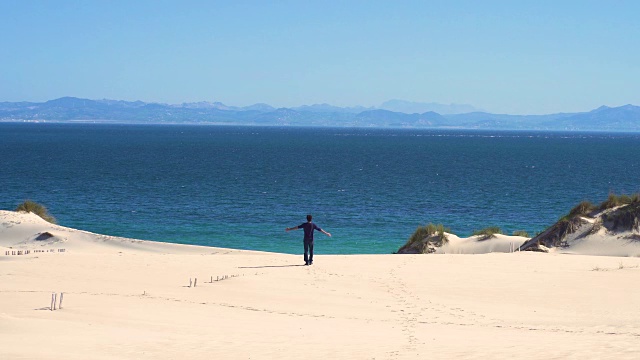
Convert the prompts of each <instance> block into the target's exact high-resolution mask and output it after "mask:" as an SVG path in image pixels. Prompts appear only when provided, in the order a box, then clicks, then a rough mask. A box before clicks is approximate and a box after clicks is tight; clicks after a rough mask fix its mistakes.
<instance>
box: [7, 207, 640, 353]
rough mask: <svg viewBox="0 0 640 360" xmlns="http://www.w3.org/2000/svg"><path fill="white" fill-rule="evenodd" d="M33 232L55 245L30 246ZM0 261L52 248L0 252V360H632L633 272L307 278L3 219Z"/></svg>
mask: <svg viewBox="0 0 640 360" xmlns="http://www.w3.org/2000/svg"><path fill="white" fill-rule="evenodd" d="M43 232H49V233H50V234H51V235H53V237H51V238H50V239H48V240H34V239H35V238H36V237H37V236H39V234H41V233H43ZM334 235H338V234H334ZM454 243H455V242H452V244H454ZM457 246H460V244H458V245H457ZM0 247H3V248H5V249H8V248H11V249H14V250H15V249H21V250H27V249H30V250H51V249H66V251H65V252H44V253H41V252H38V253H33V252H32V253H31V254H28V255H21V256H17V255H14V256H12V255H9V256H6V255H4V251H3V252H2V253H0V339H2V340H1V341H0V359H60V358H63V359H147V358H148V359H176V358H180V359H220V358H222V359H299V358H305V359H374V358H375V359H421V358H435V359H451V358H462V359H464V358H474V359H480V358H482V359H484V358H492V359H495V358H518V359H522V358H524V359H527V358H528V359H551V358H561V359H565V358H574V359H583V358H592V359H593V358H598V359H603V358H615V359H635V358H637V357H638V354H639V353H640V313H639V312H638V311H637V310H638V305H639V304H640V288H639V287H638V286H637V280H638V277H639V276H640V258H635V257H627V258H617V257H607V256H584V255H573V256H571V255H563V254H544V253H534V252H520V253H513V254H511V253H493V254H484V255H457V254H451V253H447V254H441V255H431V256H425V255H324V256H323V255H320V256H317V258H316V261H315V262H316V263H315V264H314V265H313V266H310V267H306V266H300V264H301V262H302V261H301V260H302V257H301V256H298V255H286V254H274V253H264V252H256V251H253V252H249V251H238V250H229V249H219V248H208V247H198V246H183V245H173V244H163V243H154V242H148V241H139V240H132V239H122V238H115V237H109V236H103V235H98V234H91V233H88V232H83V231H78V230H73V229H69V228H64V227H61V226H55V225H51V224H48V223H46V222H44V221H42V220H41V219H39V218H37V217H35V216H34V215H29V214H17V213H13V212H7V211H0ZM452 250H453V249H452ZM452 252H454V251H452ZM212 277H213V280H214V281H213V282H210V281H211V279H212ZM216 277H217V278H218V279H224V280H220V281H215V280H216ZM195 278H197V279H198V283H197V286H195V287H193V286H192V287H189V280H190V279H191V280H193V279H195ZM53 292H55V293H56V294H58V296H59V294H60V293H61V292H64V301H63V304H62V309H60V310H55V311H51V310H49V305H50V302H51V294H52V293H53Z"/></svg>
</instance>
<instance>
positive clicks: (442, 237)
mask: <svg viewBox="0 0 640 360" xmlns="http://www.w3.org/2000/svg"><path fill="white" fill-rule="evenodd" d="M450 231H451V230H450V229H448V228H445V227H444V225H442V224H437V225H434V224H432V223H429V224H427V225H425V226H418V228H417V229H416V231H414V232H413V234H411V236H410V237H409V240H407V243H406V244H405V246H407V245H409V246H411V245H412V244H414V243H416V242H418V241H422V240H424V239H426V238H428V237H430V236H433V235H436V234H437V235H438V238H439V239H438V240H439V242H440V244H439V245H442V244H444V243H446V242H448V241H449V239H448V238H447V235H446V234H445V232H450Z"/></svg>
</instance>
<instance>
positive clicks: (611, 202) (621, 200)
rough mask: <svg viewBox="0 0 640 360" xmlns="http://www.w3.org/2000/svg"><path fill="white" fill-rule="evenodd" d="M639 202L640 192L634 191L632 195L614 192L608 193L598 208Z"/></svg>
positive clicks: (603, 208) (604, 208) (602, 208)
mask: <svg viewBox="0 0 640 360" xmlns="http://www.w3.org/2000/svg"><path fill="white" fill-rule="evenodd" d="M636 203H640V193H635V194H632V195H625V194H622V195H616V194H614V193H610V194H609V197H608V198H607V200H605V201H603V202H602V203H601V204H600V207H599V210H606V209H611V208H614V207H617V206H622V205H630V204H636Z"/></svg>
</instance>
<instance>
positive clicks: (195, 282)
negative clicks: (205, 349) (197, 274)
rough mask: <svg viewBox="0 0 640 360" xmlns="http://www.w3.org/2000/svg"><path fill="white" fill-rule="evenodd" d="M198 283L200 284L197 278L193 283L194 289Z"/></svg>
mask: <svg viewBox="0 0 640 360" xmlns="http://www.w3.org/2000/svg"><path fill="white" fill-rule="evenodd" d="M197 283H198V278H196V279H195V280H194V281H193V287H196V284H197Z"/></svg>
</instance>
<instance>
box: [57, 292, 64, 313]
mask: <svg viewBox="0 0 640 360" xmlns="http://www.w3.org/2000/svg"><path fill="white" fill-rule="evenodd" d="M63 296H64V293H60V304H59V305H58V310H60V309H62V297H63Z"/></svg>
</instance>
